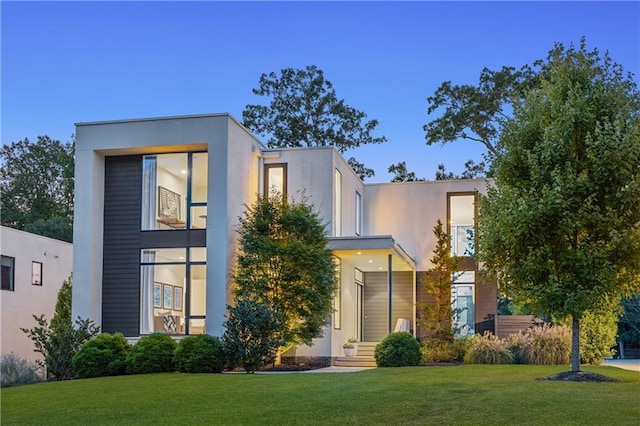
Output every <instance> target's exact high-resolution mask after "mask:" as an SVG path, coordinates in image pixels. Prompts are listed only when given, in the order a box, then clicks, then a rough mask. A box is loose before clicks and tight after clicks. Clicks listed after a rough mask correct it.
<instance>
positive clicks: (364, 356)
mask: <svg viewBox="0 0 640 426" xmlns="http://www.w3.org/2000/svg"><path fill="white" fill-rule="evenodd" d="M377 344H378V342H360V343H358V352H356V356H352V357H345V356H341V357H337V358H336V360H335V362H334V363H333V365H335V366H337V367H377V365H376V360H375V358H374V357H373V353H374V351H375V349H376V345H377Z"/></svg>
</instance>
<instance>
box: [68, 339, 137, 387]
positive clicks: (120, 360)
mask: <svg viewBox="0 0 640 426" xmlns="http://www.w3.org/2000/svg"><path fill="white" fill-rule="evenodd" d="M130 350H131V345H129V342H127V339H125V337H124V336H123V335H122V333H115V334H109V333H102V334H100V335H98V336H97V337H95V338H93V339H91V340H89V341H88V342H86V343H84V344H83V345H82V347H81V348H80V350H78V353H77V354H76V355H75V356H74V357H73V360H72V363H73V371H74V372H75V374H76V375H77V376H78V377H80V378H89V377H103V376H118V375H120V374H124V373H125V367H126V358H127V354H128V353H129V351H130Z"/></svg>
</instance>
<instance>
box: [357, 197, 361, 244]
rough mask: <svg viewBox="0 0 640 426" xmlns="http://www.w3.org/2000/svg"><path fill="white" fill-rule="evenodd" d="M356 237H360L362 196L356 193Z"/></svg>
mask: <svg viewBox="0 0 640 426" xmlns="http://www.w3.org/2000/svg"><path fill="white" fill-rule="evenodd" d="M356 235H362V195H360V193H359V192H358V191H356Z"/></svg>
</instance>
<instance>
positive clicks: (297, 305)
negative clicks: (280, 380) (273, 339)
mask: <svg viewBox="0 0 640 426" xmlns="http://www.w3.org/2000/svg"><path fill="white" fill-rule="evenodd" d="M238 234H239V243H240V247H239V253H238V260H237V267H236V273H235V284H236V286H235V290H234V293H235V296H236V298H238V299H242V300H251V301H255V302H257V303H262V304H266V305H268V306H269V307H270V308H271V309H272V310H274V311H275V314H276V315H277V316H279V317H282V318H284V325H283V329H282V330H281V331H282V332H281V334H280V333H279V336H282V340H284V341H285V342H287V343H288V344H291V345H298V344H306V345H311V344H312V339H314V338H317V337H321V336H322V334H323V327H324V326H325V325H326V324H327V320H328V318H329V315H330V314H331V312H333V305H332V302H333V294H334V291H335V287H336V277H335V270H334V265H333V256H332V254H331V251H330V250H329V249H328V248H327V243H328V240H327V236H326V234H325V226H324V224H323V223H322V221H321V220H320V217H319V216H318V213H317V212H316V211H315V210H314V208H313V206H311V205H310V204H308V203H307V202H306V201H305V200H302V201H299V202H298V201H295V200H290V201H284V202H283V200H282V197H281V196H280V195H279V194H275V193H272V194H271V195H270V196H269V197H259V198H258V200H257V201H256V203H255V204H253V205H252V206H250V207H247V210H246V212H245V215H244V217H242V218H240V223H239V225H238Z"/></svg>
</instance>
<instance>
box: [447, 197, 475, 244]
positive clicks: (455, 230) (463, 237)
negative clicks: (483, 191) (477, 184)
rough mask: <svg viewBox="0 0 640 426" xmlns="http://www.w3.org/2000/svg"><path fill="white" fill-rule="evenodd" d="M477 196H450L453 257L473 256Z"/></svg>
mask: <svg viewBox="0 0 640 426" xmlns="http://www.w3.org/2000/svg"><path fill="white" fill-rule="evenodd" d="M475 199H476V197H475V194H449V234H450V235H451V255H453V256H473V254H474V251H475V244H474V222H475V221H474V219H475Z"/></svg>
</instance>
